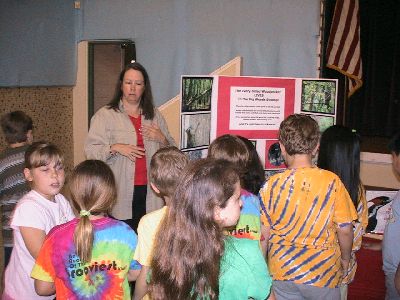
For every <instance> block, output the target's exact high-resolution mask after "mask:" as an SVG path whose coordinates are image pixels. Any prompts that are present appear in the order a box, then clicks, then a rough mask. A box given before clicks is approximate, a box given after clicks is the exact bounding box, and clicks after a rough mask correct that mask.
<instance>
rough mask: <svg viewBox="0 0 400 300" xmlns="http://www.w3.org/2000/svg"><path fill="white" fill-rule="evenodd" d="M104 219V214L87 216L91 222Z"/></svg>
mask: <svg viewBox="0 0 400 300" xmlns="http://www.w3.org/2000/svg"><path fill="white" fill-rule="evenodd" d="M104 217H105V215H104V214H100V215H90V216H89V220H91V221H93V220H98V219H101V218H104Z"/></svg>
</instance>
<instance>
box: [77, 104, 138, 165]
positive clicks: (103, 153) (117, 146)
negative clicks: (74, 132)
mask: <svg viewBox="0 0 400 300" xmlns="http://www.w3.org/2000/svg"><path fill="white" fill-rule="evenodd" d="M109 122H111V120H107V114H105V113H104V111H103V109H102V110H100V111H99V112H98V113H96V114H95V115H94V116H93V117H92V120H91V122H90V129H89V133H88V135H87V137H86V141H85V154H86V158H88V159H99V160H102V161H107V160H110V159H112V158H113V156H114V155H116V154H117V153H119V154H121V155H123V156H126V157H127V158H129V159H130V160H132V161H134V160H135V159H136V158H138V157H142V156H143V155H144V148H142V147H137V146H135V145H131V144H124V143H114V144H111V141H110V138H109V136H108V135H110V134H111V133H110V132H108V131H109V130H108V129H107V125H109Z"/></svg>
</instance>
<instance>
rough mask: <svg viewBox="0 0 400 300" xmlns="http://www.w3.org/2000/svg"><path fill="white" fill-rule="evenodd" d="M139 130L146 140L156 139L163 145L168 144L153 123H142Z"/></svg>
mask: <svg viewBox="0 0 400 300" xmlns="http://www.w3.org/2000/svg"><path fill="white" fill-rule="evenodd" d="M141 131H142V135H143V137H144V138H146V139H148V140H152V141H156V142H159V143H161V144H163V145H168V144H169V143H168V140H167V139H166V137H165V135H164V134H163V133H162V131H161V129H160V127H158V125H157V124H155V123H151V125H147V124H143V125H142V129H141Z"/></svg>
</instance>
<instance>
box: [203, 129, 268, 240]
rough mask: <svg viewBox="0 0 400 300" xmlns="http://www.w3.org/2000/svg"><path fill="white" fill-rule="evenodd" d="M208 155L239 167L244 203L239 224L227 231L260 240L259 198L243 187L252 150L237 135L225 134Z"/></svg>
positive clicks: (212, 144)
mask: <svg viewBox="0 0 400 300" xmlns="http://www.w3.org/2000/svg"><path fill="white" fill-rule="evenodd" d="M208 157H209V158H214V159H223V160H226V161H229V162H231V163H233V164H235V166H236V167H237V169H238V171H239V175H240V179H241V180H240V181H241V182H240V183H241V187H242V189H241V195H240V197H241V200H242V203H243V206H242V210H241V212H240V218H239V221H238V222H237V224H236V225H235V226H233V227H231V228H227V232H228V233H229V234H230V235H232V236H234V237H237V238H247V239H251V240H257V241H260V239H261V220H260V200H259V198H258V197H257V196H256V195H254V194H252V193H250V192H249V191H246V190H245V189H243V187H244V184H243V177H244V175H245V174H246V172H247V170H248V164H249V161H250V152H249V149H248V148H247V146H246V144H245V143H244V142H243V141H242V140H241V139H240V138H239V137H238V136H235V135H231V134H225V135H222V136H219V137H218V138H216V139H215V140H214V141H213V142H212V143H211V145H210V147H209V148H208Z"/></svg>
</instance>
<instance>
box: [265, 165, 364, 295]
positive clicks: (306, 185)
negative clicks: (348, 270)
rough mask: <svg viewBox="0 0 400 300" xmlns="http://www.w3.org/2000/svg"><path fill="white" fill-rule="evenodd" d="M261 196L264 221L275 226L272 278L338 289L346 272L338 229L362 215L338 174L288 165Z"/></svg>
mask: <svg viewBox="0 0 400 300" xmlns="http://www.w3.org/2000/svg"><path fill="white" fill-rule="evenodd" d="M260 195H261V199H262V203H261V208H262V215H261V221H262V222H263V223H264V224H265V225H266V226H270V228H271V229H270V237H269V243H268V262H269V268H270V273H271V275H272V278H273V279H274V280H289V281H293V282H294V283H301V284H308V285H313V286H317V287H329V288H334V287H337V286H338V285H339V283H340V280H341V275H342V272H340V269H341V266H340V255H341V254H340V248H339V243H338V241H337V233H336V230H337V228H338V227H339V226H346V225H347V226H349V225H350V224H351V222H352V221H353V220H355V219H357V213H356V210H355V208H354V205H353V203H352V202H351V199H350V196H349V194H348V193H347V191H346V188H345V187H344V185H343V183H342V182H341V181H340V179H339V177H338V176H337V175H335V174H334V173H332V172H329V171H325V170H322V169H319V168H316V167H314V168H311V167H310V168H299V169H288V170H286V171H284V172H282V173H279V174H276V175H273V176H271V177H270V178H269V179H268V180H267V182H266V183H265V185H264V187H263V188H262V189H261V191H260Z"/></svg>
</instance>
